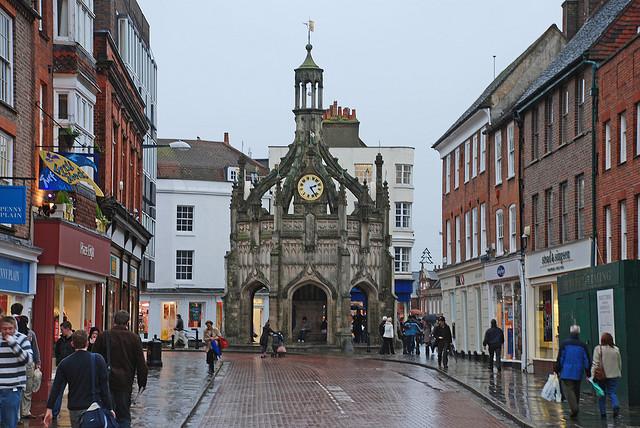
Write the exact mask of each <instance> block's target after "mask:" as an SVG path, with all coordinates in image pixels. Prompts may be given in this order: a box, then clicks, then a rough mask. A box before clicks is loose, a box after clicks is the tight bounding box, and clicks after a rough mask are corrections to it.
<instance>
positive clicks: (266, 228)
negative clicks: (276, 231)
mask: <svg viewBox="0 0 640 428" xmlns="http://www.w3.org/2000/svg"><path fill="white" fill-rule="evenodd" d="M260 230H261V231H262V232H273V221H262V222H260Z"/></svg>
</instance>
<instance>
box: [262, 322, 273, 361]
mask: <svg viewBox="0 0 640 428" xmlns="http://www.w3.org/2000/svg"><path fill="white" fill-rule="evenodd" d="M271 333H273V330H271V324H270V322H269V320H267V322H266V323H264V327H262V334H261V335H260V350H261V352H262V355H260V358H265V357H266V356H267V345H269V336H271Z"/></svg>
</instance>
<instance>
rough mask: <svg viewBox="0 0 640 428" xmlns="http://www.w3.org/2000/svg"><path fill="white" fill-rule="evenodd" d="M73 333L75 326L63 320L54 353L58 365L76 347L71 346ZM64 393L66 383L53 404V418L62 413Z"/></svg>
mask: <svg viewBox="0 0 640 428" xmlns="http://www.w3.org/2000/svg"><path fill="white" fill-rule="evenodd" d="M72 334H73V326H72V325H71V323H70V322H69V321H63V322H62V324H60V338H59V339H58V340H57V341H56V345H55V348H54V355H55V357H56V367H57V366H59V365H60V363H61V362H62V360H64V359H65V358H66V357H68V356H69V355H71V354H73V352H74V349H73V346H71V335H72ZM63 395H64V385H63V386H62V390H61V391H60V395H58V397H57V398H56V401H55V405H54V406H53V419H54V420H55V419H58V415H59V414H60V408H61V407H62V396H63Z"/></svg>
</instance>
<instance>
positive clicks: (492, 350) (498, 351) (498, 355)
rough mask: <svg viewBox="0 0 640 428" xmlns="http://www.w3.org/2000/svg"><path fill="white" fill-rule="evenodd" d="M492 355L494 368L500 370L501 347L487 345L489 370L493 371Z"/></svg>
mask: <svg viewBox="0 0 640 428" xmlns="http://www.w3.org/2000/svg"><path fill="white" fill-rule="evenodd" d="M493 354H495V355H496V367H497V368H498V370H501V369H502V360H501V358H502V345H489V369H491V370H493Z"/></svg>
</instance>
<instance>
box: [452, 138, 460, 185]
mask: <svg viewBox="0 0 640 428" xmlns="http://www.w3.org/2000/svg"><path fill="white" fill-rule="evenodd" d="M453 157H454V160H453V164H454V165H453V174H454V175H453V188H454V189H457V188H459V187H460V146H458V147H456V149H455V150H454V151H453Z"/></svg>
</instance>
